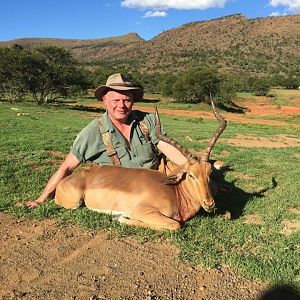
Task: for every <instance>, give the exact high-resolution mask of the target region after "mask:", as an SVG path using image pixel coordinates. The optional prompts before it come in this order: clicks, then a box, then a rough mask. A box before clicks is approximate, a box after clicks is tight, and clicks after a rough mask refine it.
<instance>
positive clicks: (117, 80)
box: [94, 73, 144, 102]
mask: <svg viewBox="0 0 300 300" xmlns="http://www.w3.org/2000/svg"><path fill="white" fill-rule="evenodd" d="M110 90H113V91H132V93H133V101H134V102H137V101H140V100H142V98H143V94H144V92H143V90H142V89H141V88H140V87H138V86H136V85H135V84H134V83H133V82H131V81H130V80H129V79H128V78H126V76H124V75H123V74H120V73H118V74H113V75H111V76H109V77H108V79H107V81H106V85H100V86H99V87H97V88H96V90H95V92H94V95H95V97H96V99H98V100H102V97H103V96H104V95H105V94H106V93H107V92H108V91H110Z"/></svg>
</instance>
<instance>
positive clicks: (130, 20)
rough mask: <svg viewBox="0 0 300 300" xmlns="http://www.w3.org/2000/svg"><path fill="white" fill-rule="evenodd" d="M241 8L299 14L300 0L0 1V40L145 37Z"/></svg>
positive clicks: (258, 13) (260, 13)
mask: <svg viewBox="0 0 300 300" xmlns="http://www.w3.org/2000/svg"><path fill="white" fill-rule="evenodd" d="M236 13H242V14H243V15H245V16H246V17H248V18H257V17H267V16H280V15H290V14H296V13H300V0H191V1H187V0H145V1H141V0H118V1H117V0H111V1H110V0H72V1H71V0H0V40H1V41H6V40H12V39H16V38H25V37H44V38H68V39H95V38H104V37H113V36H119V35H123V34H126V33H129V32H136V33H138V34H139V35H140V36H141V37H142V38H144V39H146V40H149V39H151V38H153V37H154V36H156V35H158V34H159V33H161V32H163V31H165V30H168V29H171V28H175V27H178V26H180V25H183V24H186V23H189V22H194V21H203V20H210V19H213V18H219V17H222V16H226V15H231V14H236Z"/></svg>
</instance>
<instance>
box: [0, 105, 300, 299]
mask: <svg viewBox="0 0 300 300" xmlns="http://www.w3.org/2000/svg"><path fill="white" fill-rule="evenodd" d="M100 105H101V103H99V106H100ZM269 105H270V104H268V103H266V102H265V103H264V102H263V103H255V104H250V105H249V106H248V107H247V109H248V112H247V113H246V114H245V115H237V114H226V115H225V118H226V119H227V120H234V121H239V122H246V123H258V124H273V125H287V123H286V122H285V121H275V120H261V119H252V118H251V114H256V115H266V113H267V112H268V113H269V112H270V110H274V111H273V112H272V114H273V115H276V116H283V117H289V116H293V115H300V111H299V107H294V108H293V107H289V108H284V107H277V106H276V107H275V106H273V107H270V106H269ZM137 108H139V107H137ZM141 109H142V110H144V111H146V108H144V107H142V108H141ZM149 111H152V110H151V109H149ZM160 111H161V113H166V114H172V115H186V116H189V117H191V116H195V117H199V118H214V116H213V114H212V113H209V112H194V111H192V112H191V111H189V112H184V111H174V110H169V111H168V110H164V109H161V110H160ZM279 138H280V139H279ZM256 139H257V137H254V136H248V137H247V140H248V141H247V143H249V141H253V140H256ZM238 140H243V139H241V138H238ZM280 141H281V142H282V145H278V146H279V147H280V146H286V145H287V144H289V143H294V144H293V145H295V144H296V145H299V143H300V141H299V140H295V138H293V137H288V136H281V137H277V138H276V139H275V140H274V141H271V140H268V141H265V140H260V142H259V145H260V146H261V145H262V144H265V145H270V143H271V146H274V144H273V145H272V142H274V143H279V142H280ZM236 142H237V141H235V140H232V141H228V143H232V144H235V143H236ZM253 145H254V146H255V141H254V142H253ZM0 240H1V248H0V266H1V267H0V299H3V300H6V299H7V300H8V299H57V300H60V299H70V300H71V299H73V300H75V299H77V300H85V299H89V300H97V299H99V300H100V299H101V300H104V299H105V300H115V299H116V300H117V299H119V300H154V299H162V300H164V299H166V300H167V299H170V300H171V299H173V300H201V299H202V300H204V299H205V300H220V299H221V300H248V299H249V300H250V299H256V300H268V299H272V300H277V299H299V298H298V296H295V295H294V294H293V292H292V294H291V297H289V296H288V295H287V293H286V290H284V289H283V290H280V291H279V293H278V291H277V292H276V291H275V293H273V292H274V291H273V292H272V291H270V288H271V287H270V286H269V284H268V283H267V282H260V281H250V280H247V279H245V278H243V277H241V276H240V275H238V274H236V273H235V272H234V271H233V270H231V269H230V268H228V267H226V266H222V267H220V268H218V269H213V270H209V269H204V268H201V267H200V266H197V265H193V264H190V263H187V262H183V261H180V260H179V258H178V251H179V250H178V249H177V248H176V247H175V246H173V245H170V244H167V243H166V242H159V241H157V242H155V243H145V244H141V243H139V242H138V241H136V240H135V239H132V238H116V237H114V238H111V237H110V235H109V232H108V231H97V232H92V231H87V230H84V229H79V228H76V227H71V226H69V227H62V226H60V225H59V223H57V222H56V221H55V220H44V221H37V220H28V219H24V218H17V217H15V216H12V215H8V214H4V213H0ZM266 291H268V293H269V294H268V295H266V294H265V293H266ZM272 293H273V294H272ZM263 294H264V295H263Z"/></svg>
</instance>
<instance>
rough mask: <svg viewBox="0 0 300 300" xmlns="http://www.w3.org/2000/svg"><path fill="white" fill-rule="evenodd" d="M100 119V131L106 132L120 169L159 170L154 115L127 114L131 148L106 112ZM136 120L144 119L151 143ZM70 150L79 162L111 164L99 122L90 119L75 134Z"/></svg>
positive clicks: (141, 113) (134, 112) (142, 113)
mask: <svg viewBox="0 0 300 300" xmlns="http://www.w3.org/2000/svg"><path fill="white" fill-rule="evenodd" d="M102 116H103V118H102V120H103V131H104V132H109V134H110V139H111V143H112V145H113V147H114V149H115V151H116V152H117V154H118V157H119V159H120V162H121V165H122V166H123V167H128V168H149V169H157V168H158V163H159V162H158V153H157V149H156V145H157V143H158V142H159V140H158V139H157V137H156V135H155V115H153V114H147V113H144V112H141V111H137V110H135V111H133V113H131V114H130V115H129V121H130V124H131V134H130V145H128V144H127V143H126V141H125V138H124V136H123V135H122V134H121V133H120V132H119V130H118V129H117V128H116V127H115V126H114V125H113V123H112V122H111V120H110V118H109V116H108V114H107V112H105V113H104V114H103V115H102ZM138 120H144V122H145V124H146V125H147V128H148V130H149V138H150V140H151V141H147V139H146V138H145V137H144V135H143V133H142V131H141V129H140V127H139V121H138ZM70 151H71V153H73V154H74V155H75V156H76V157H77V159H78V160H79V161H80V162H81V163H85V162H88V161H89V162H94V163H97V164H102V165H111V164H112V160H111V158H110V157H109V156H108V154H107V151H106V148H105V145H104V143H103V140H102V135H101V133H100V128H99V124H98V119H95V120H93V121H92V122H91V123H90V124H88V125H87V126H86V127H85V128H84V129H83V130H82V131H81V132H80V133H79V134H78V135H77V137H76V139H75V141H74V143H73V145H72V147H71V149H70Z"/></svg>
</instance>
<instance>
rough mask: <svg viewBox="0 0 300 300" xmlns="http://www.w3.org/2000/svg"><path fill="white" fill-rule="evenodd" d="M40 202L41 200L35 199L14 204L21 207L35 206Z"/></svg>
mask: <svg viewBox="0 0 300 300" xmlns="http://www.w3.org/2000/svg"><path fill="white" fill-rule="evenodd" d="M40 204H41V202H38V201H36V200H33V201H27V202H18V203H17V204H16V206H19V207H21V206H26V207H28V208H36V207H37V206H38V205H40Z"/></svg>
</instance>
